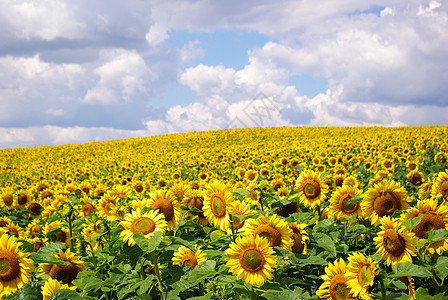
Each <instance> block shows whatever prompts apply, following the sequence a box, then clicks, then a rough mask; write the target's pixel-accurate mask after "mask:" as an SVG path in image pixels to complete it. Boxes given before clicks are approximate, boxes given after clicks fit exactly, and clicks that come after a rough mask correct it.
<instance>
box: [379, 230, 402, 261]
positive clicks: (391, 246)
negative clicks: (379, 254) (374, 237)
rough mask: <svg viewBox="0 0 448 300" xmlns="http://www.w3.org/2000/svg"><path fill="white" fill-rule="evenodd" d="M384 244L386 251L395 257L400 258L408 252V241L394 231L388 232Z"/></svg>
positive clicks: (385, 234)
mask: <svg viewBox="0 0 448 300" xmlns="http://www.w3.org/2000/svg"><path fill="white" fill-rule="evenodd" d="M383 244H384V248H385V249H386V251H387V252H388V253H390V254H392V255H393V256H395V257H399V256H400V255H401V254H402V253H403V252H404V250H406V241H405V240H404V238H403V237H402V236H401V235H400V234H398V233H397V232H396V231H395V230H393V229H387V230H386V232H385V233H384V237H383Z"/></svg>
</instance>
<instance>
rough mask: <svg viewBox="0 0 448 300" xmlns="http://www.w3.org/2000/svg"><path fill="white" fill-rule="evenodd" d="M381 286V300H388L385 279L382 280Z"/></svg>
mask: <svg viewBox="0 0 448 300" xmlns="http://www.w3.org/2000/svg"><path fill="white" fill-rule="evenodd" d="M380 286H381V299H382V300H387V295H386V287H385V286H384V280H383V278H380Z"/></svg>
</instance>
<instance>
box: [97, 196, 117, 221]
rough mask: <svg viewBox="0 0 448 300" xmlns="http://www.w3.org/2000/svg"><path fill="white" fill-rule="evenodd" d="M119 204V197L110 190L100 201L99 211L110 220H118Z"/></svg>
mask: <svg viewBox="0 0 448 300" xmlns="http://www.w3.org/2000/svg"><path fill="white" fill-rule="evenodd" d="M117 205H118V197H117V196H115V195H113V194H112V193H110V192H107V193H106V194H104V195H103V196H102V197H101V199H100V200H99V201H98V206H97V208H98V213H99V214H100V215H103V216H105V217H106V218H107V219H108V220H109V221H110V222H112V221H115V220H118V219H119V218H118V216H117V215H116V211H117V210H116V208H117Z"/></svg>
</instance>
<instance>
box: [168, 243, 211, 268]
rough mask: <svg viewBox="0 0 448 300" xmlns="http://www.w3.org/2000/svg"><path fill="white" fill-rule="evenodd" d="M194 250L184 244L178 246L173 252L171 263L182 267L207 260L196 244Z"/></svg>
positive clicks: (193, 265) (194, 265)
mask: <svg viewBox="0 0 448 300" xmlns="http://www.w3.org/2000/svg"><path fill="white" fill-rule="evenodd" d="M195 248H196V249H195V251H192V250H190V249H189V248H187V247H185V246H180V247H179V249H178V250H177V252H174V256H173V264H174V265H179V266H182V267H186V266H188V267H191V268H194V267H196V266H197V265H198V264H199V263H201V262H204V261H206V260H207V257H206V255H205V253H204V252H202V249H201V247H199V246H196V247H195Z"/></svg>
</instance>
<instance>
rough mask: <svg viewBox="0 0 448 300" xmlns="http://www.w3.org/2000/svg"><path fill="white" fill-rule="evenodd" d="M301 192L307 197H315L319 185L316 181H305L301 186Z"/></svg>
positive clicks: (317, 194)
mask: <svg viewBox="0 0 448 300" xmlns="http://www.w3.org/2000/svg"><path fill="white" fill-rule="evenodd" d="M303 193H304V194H305V196H306V197H307V198H308V199H315V198H317V197H319V195H320V185H319V183H318V182H315V181H311V182H307V183H306V184H305V186H304V187H303Z"/></svg>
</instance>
